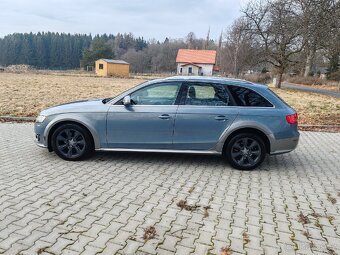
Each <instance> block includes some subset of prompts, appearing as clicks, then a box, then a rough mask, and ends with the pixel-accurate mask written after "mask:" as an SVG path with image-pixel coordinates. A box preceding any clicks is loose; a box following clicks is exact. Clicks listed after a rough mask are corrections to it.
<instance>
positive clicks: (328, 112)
mask: <svg viewBox="0 0 340 255" xmlns="http://www.w3.org/2000/svg"><path fill="white" fill-rule="evenodd" d="M271 89H272V90H273V91H274V92H275V93H276V94H278V95H279V96H280V97H281V98H282V99H284V100H285V101H286V102H287V103H288V104H289V105H291V106H292V107H293V108H294V109H295V110H296V111H297V112H298V114H299V123H300V124H308V125H340V99H338V98H335V97H330V96H325V95H320V94H316V93H310V92H304V91H297V90H291V89H275V88H271Z"/></svg>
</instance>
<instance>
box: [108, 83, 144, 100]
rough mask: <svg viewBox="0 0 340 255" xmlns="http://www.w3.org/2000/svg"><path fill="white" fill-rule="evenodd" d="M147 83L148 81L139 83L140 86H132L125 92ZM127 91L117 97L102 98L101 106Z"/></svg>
mask: <svg viewBox="0 0 340 255" xmlns="http://www.w3.org/2000/svg"><path fill="white" fill-rule="evenodd" d="M148 82H149V81H146V82H143V83H141V84H138V85H136V86H134V87H132V88H130V89H128V90H127V91H129V90H132V89H134V88H136V87H139V86H142V85H144V84H145V83H148ZM127 91H124V92H123V93H120V94H119V95H117V96H113V97H108V98H104V99H103V100H102V102H103V104H106V103H108V102H110V101H111V100H112V99H114V98H116V97H119V96H120V95H122V94H124V93H125V92H127Z"/></svg>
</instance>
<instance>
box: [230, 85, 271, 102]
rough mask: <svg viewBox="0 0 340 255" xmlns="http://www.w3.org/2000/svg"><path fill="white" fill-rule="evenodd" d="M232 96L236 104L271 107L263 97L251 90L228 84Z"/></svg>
mask: <svg viewBox="0 0 340 255" xmlns="http://www.w3.org/2000/svg"><path fill="white" fill-rule="evenodd" d="M228 88H229V90H230V92H231V94H232V96H233V98H234V99H235V101H236V104H237V105H238V106H253V107H272V106H273V105H272V104H271V103H269V102H268V100H266V99H265V98H264V97H262V96H260V95H259V94H258V93H256V92H255V91H253V90H250V89H247V88H243V87H238V86H228Z"/></svg>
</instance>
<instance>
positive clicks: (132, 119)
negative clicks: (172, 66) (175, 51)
mask: <svg viewBox="0 0 340 255" xmlns="http://www.w3.org/2000/svg"><path fill="white" fill-rule="evenodd" d="M180 87H181V83H180V82H163V83H157V84H152V85H149V86H147V87H143V88H141V89H139V90H137V91H134V92H132V93H131V94H130V97H131V101H132V104H131V105H129V106H125V105H123V103H122V101H119V102H117V103H116V104H115V105H112V106H111V107H110V109H109V112H108V116H107V143H108V146H109V148H127V149H170V148H172V137H173V128H174V121H175V115H176V111H177V108H178V103H177V101H176V100H177V97H178V94H179V91H180Z"/></svg>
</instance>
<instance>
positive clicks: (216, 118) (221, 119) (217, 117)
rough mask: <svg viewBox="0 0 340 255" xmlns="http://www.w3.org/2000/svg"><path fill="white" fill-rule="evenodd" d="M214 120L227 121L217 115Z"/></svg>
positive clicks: (225, 118) (224, 117)
mask: <svg viewBox="0 0 340 255" xmlns="http://www.w3.org/2000/svg"><path fill="white" fill-rule="evenodd" d="M215 120H219V121H225V120H228V118H227V117H226V116H224V115H219V116H216V117H215Z"/></svg>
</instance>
